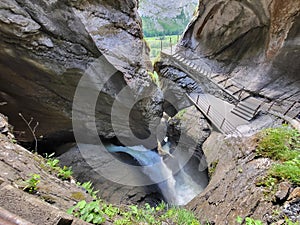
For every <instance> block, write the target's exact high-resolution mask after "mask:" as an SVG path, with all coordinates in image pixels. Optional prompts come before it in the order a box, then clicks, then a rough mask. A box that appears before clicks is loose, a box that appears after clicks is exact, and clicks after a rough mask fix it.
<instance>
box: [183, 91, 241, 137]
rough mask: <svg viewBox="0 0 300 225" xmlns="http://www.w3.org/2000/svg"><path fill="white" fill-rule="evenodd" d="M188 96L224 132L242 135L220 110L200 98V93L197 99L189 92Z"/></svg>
mask: <svg viewBox="0 0 300 225" xmlns="http://www.w3.org/2000/svg"><path fill="white" fill-rule="evenodd" d="M186 96H187V97H188V99H189V100H190V101H191V102H192V103H193V104H194V105H195V106H196V107H197V108H198V109H199V110H200V111H201V112H202V113H203V114H204V115H205V116H206V117H207V118H208V119H209V120H210V121H211V122H212V123H213V124H214V125H215V126H216V127H217V128H218V129H219V130H220V131H221V132H222V133H224V134H230V133H236V134H238V136H242V134H241V133H240V132H239V131H238V130H237V129H236V127H235V126H234V125H233V124H231V123H230V121H228V120H227V119H226V118H225V117H223V116H222V115H221V114H219V113H218V111H217V110H215V109H214V108H213V106H212V105H210V104H209V103H208V102H206V101H205V100H203V99H201V98H199V95H197V100H196V101H195V100H194V99H193V98H192V97H191V96H190V95H189V94H187V93H186Z"/></svg>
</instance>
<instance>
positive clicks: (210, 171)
mask: <svg viewBox="0 0 300 225" xmlns="http://www.w3.org/2000/svg"><path fill="white" fill-rule="evenodd" d="M218 164H219V160H216V161H213V162H212V163H211V164H210V166H209V168H208V175H209V177H212V175H213V174H214V173H215V171H216V168H217V166H218Z"/></svg>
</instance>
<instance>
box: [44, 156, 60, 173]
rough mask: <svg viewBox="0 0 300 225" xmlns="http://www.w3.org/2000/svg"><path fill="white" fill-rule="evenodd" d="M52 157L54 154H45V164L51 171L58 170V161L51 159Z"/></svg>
mask: <svg viewBox="0 0 300 225" xmlns="http://www.w3.org/2000/svg"><path fill="white" fill-rule="evenodd" d="M53 156H54V153H52V154H50V155H47V154H46V159H47V162H46V164H47V165H48V166H50V167H51V168H52V169H54V170H58V169H59V168H60V167H59V166H58V164H59V159H56V158H53Z"/></svg>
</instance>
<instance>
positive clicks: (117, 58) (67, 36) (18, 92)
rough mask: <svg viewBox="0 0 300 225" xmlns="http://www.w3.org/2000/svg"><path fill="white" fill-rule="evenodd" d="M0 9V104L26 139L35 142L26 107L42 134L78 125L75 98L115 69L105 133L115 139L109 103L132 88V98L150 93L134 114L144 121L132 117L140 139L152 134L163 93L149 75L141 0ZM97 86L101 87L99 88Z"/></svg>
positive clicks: (104, 108)
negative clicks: (85, 80)
mask: <svg viewBox="0 0 300 225" xmlns="http://www.w3.org/2000/svg"><path fill="white" fill-rule="evenodd" d="M0 12H1V16H0V24H1V28H0V37H1V41H0V47H1V49H2V51H1V54H0V68H1V72H0V102H1V103H2V102H5V103H7V104H4V105H1V106H0V107H1V112H3V113H5V114H6V115H8V116H9V117H10V121H11V123H12V124H13V125H14V126H15V131H16V134H17V136H18V138H19V139H20V140H21V139H22V140H25V141H28V140H29V141H30V140H32V136H31V135H30V132H29V130H28V129H27V125H26V124H25V123H24V121H23V120H22V119H21V118H20V117H19V115H18V113H20V112H21V113H22V114H23V116H24V117H25V118H26V119H28V120H30V118H31V117H33V118H34V120H35V121H38V122H39V128H38V129H37V133H36V135H37V137H40V136H44V137H45V136H50V135H51V134H58V133H59V132H61V133H63V132H70V131H71V130H72V124H71V120H70V118H71V115H72V102H73V97H74V93H75V90H76V87H77V84H78V82H79V80H80V79H81V77H82V76H83V75H84V74H88V75H89V76H90V77H91V79H94V80H93V82H91V83H93V84H95V82H96V81H97V80H98V81H100V80H101V79H102V81H103V79H105V76H108V75H111V74H110V73H112V74H114V75H113V77H111V79H110V80H108V82H107V83H106V85H104V83H103V82H102V83H103V85H104V87H103V88H102V91H101V93H100V95H99V97H98V103H97V106H96V123H97V124H96V126H97V129H98V132H99V135H101V136H103V137H107V138H110V137H113V136H114V132H113V130H112V127H111V122H110V120H111V119H110V111H111V106H112V104H113V102H114V101H115V97H116V95H117V94H118V93H119V92H120V91H121V90H122V89H123V88H124V87H126V86H128V87H129V92H130V96H131V97H133V99H132V101H137V99H138V97H140V96H145V95H146V98H144V99H142V100H141V101H140V102H139V103H137V104H136V105H135V107H134V109H133V110H132V112H131V118H139V120H138V122H137V121H136V120H131V124H130V125H131V127H133V128H136V129H135V130H136V132H137V133H138V134H140V135H141V136H147V135H148V134H149V123H150V121H151V120H153V118H155V117H156V116H158V115H160V113H161V109H160V101H161V94H160V93H159V91H158V90H157V89H156V88H153V86H151V83H152V81H151V79H150V77H149V76H148V74H147V73H146V72H145V71H146V70H149V69H151V65H149V63H148V60H149V58H148V56H147V51H148V49H147V47H146V46H145V43H144V41H143V40H142V31H141V20H140V18H139V16H138V14H137V2H136V1H135V0H129V1H117V0H115V1H110V2H107V1H63V2H62V1H51V2H48V1H40V0H37V1H19V0H17V1H15V0H5V1H2V2H1V4H0ZM128 56H130V57H128ZM99 58H101V59H102V62H101V63H102V64H100V68H97V66H98V67H99V64H98V65H96V66H94V70H87V69H88V68H89V67H90V65H91V63H95V62H98V61H97V60H98V59H99ZM105 73H109V74H105ZM95 79H96V80H95ZM98 81H97V82H98ZM97 82H96V83H97ZM90 86H93V85H90ZM88 88H90V89H91V88H95V87H88ZM97 88H98V87H96V88H95V91H98V92H100V90H98V89H97ZM81 107H82V108H81V109H85V108H86V107H87V105H82V106H81ZM124 108H126V104H124ZM146 118H147V119H146ZM80 122H81V124H82V127H87V129H88V128H89V127H90V126H89V124H90V122H91V121H90V119H89V116H88V115H83V116H82V118H81V121H80ZM122 135H124V136H126V135H127V136H128V133H124V134H122ZM127 136H126V137H127Z"/></svg>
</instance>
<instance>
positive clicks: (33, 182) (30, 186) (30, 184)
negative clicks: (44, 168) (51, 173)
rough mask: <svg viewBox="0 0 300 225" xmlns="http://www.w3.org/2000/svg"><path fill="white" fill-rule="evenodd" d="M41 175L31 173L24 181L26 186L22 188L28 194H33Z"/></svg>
mask: <svg viewBox="0 0 300 225" xmlns="http://www.w3.org/2000/svg"><path fill="white" fill-rule="evenodd" d="M40 179H41V176H40V175H38V174H31V175H30V178H29V179H28V180H26V181H25V184H26V186H25V187H24V188H23V190H24V191H27V192H28V193H30V194H33V193H35V192H36V191H37V189H38V186H37V185H38V184H39V183H40Z"/></svg>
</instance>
